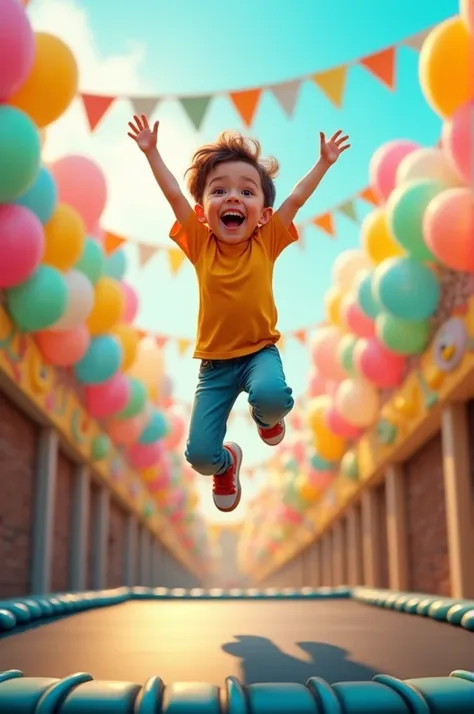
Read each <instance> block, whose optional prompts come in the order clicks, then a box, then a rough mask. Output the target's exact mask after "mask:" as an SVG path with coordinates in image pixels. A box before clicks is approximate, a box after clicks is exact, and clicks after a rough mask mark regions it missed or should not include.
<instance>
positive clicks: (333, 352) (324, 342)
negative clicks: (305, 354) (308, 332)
mask: <svg viewBox="0 0 474 714" xmlns="http://www.w3.org/2000/svg"><path fill="white" fill-rule="evenodd" d="M341 338H342V332H341V331H340V330H339V329H338V328H337V327H334V326H328V327H321V328H319V329H318V331H317V332H316V335H315V338H314V340H313V345H312V355H313V361H314V365H315V367H316V369H317V371H318V372H319V374H320V375H321V376H322V377H323V378H324V379H329V380H334V381H340V380H342V379H344V377H345V373H344V370H343V369H342V367H341V365H340V364H339V361H338V359H337V352H338V349H339V343H340V341H341Z"/></svg>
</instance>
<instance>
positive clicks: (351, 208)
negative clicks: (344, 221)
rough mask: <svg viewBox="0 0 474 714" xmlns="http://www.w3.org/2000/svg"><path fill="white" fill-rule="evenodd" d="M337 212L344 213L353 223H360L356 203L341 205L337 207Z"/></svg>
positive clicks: (347, 202) (348, 202)
mask: <svg viewBox="0 0 474 714" xmlns="http://www.w3.org/2000/svg"><path fill="white" fill-rule="evenodd" d="M337 210H338V211H339V213H342V214H343V215H344V216H346V218H350V220H351V221H358V220H359V219H358V217H357V213H356V209H355V203H354V201H345V203H341V205H340V206H338V207H337Z"/></svg>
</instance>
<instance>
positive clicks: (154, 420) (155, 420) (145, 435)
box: [138, 409, 169, 444]
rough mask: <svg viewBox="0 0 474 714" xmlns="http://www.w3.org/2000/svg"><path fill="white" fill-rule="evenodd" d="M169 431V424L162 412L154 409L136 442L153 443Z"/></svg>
mask: <svg viewBox="0 0 474 714" xmlns="http://www.w3.org/2000/svg"><path fill="white" fill-rule="evenodd" d="M168 433H169V424H168V420H167V419H166V417H165V415H164V414H163V412H160V411H158V409H154V410H153V412H152V414H151V416H150V418H149V419H148V422H147V424H146V426H145V428H144V429H143V431H142V433H141V434H140V437H139V439H138V442H139V443H140V444H153V443H154V442H155V441H158V440H159V439H163V438H164V437H165V436H166V435H167V434H168Z"/></svg>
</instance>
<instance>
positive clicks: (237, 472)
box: [212, 441, 243, 513]
mask: <svg viewBox="0 0 474 714" xmlns="http://www.w3.org/2000/svg"><path fill="white" fill-rule="evenodd" d="M224 446H228V447H229V449H232V454H235V457H236V459H237V461H236V463H235V473H234V483H235V488H236V493H235V498H234V500H233V501H232V503H231V504H230V505H228V506H222V505H220V504H219V503H218V499H219V498H227V496H219V495H216V494H215V493H213V494H212V500H213V501H214V505H215V507H216V508H217V509H218V510H219V511H222V513H230V512H231V511H235V509H236V508H237V506H238V505H239V503H240V499H241V498H242V488H241V486H240V467H241V465H242V457H243V454H242V449H241V448H240V446H239V445H238V444H234V442H233V441H228V442H226V443H225V444H224ZM217 478H219V477H217Z"/></svg>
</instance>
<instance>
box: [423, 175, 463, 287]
mask: <svg viewBox="0 0 474 714" xmlns="http://www.w3.org/2000/svg"><path fill="white" fill-rule="evenodd" d="M423 234H424V238H425V242H426V245H427V246H428V249H429V250H430V251H431V252H432V253H433V255H435V256H436V258H437V259H438V260H439V261H440V263H443V265H445V266H447V267H448V268H451V269H452V270H460V271H466V272H471V273H472V272H474V199H473V195H472V189H471V188H468V187H466V188H451V189H449V190H448V191H443V193H440V194H439V195H438V196H436V197H435V198H434V199H433V200H432V201H431V203H429V204H428V207H427V209H426V212H425V215H424V218H423Z"/></svg>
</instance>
